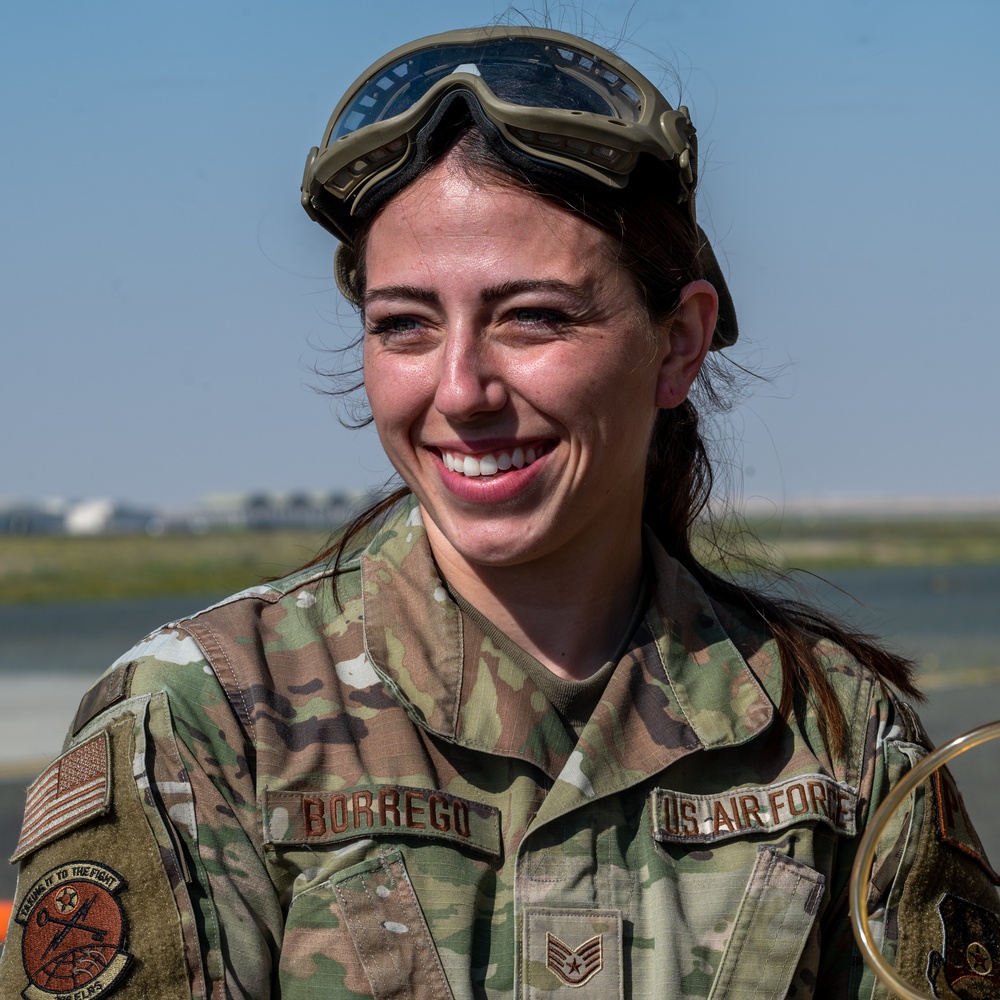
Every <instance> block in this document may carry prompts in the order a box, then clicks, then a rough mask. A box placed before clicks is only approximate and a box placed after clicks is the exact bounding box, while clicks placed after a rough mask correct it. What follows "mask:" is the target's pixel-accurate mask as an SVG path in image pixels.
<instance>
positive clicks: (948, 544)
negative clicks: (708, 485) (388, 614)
mask: <svg viewBox="0 0 1000 1000" xmlns="http://www.w3.org/2000/svg"><path fill="white" fill-rule="evenodd" d="M720 537H721V538H722V539H723V545H724V547H725V548H726V550H727V551H728V552H729V553H730V554H731V555H730V558H729V560H728V565H729V567H730V568H732V569H740V568H741V567H743V566H745V565H746V564H747V562H748V559H747V555H749V561H754V562H756V563H758V564H761V563H763V564H766V565H771V566H774V567H776V568H781V569H783V568H788V567H792V566H795V567H800V568H802V569H808V570H813V571H822V570H825V569H834V568H837V569H840V568H848V567H851V568H854V567H863V566H876V565H877V566H948V565H955V564H963V563H964V564H968V563H1000V517H961V518H960V517H955V518H944V517H941V518H923V519H904V518H892V519H888V518H883V519H879V518H871V519H864V518H858V517H851V518H835V517H822V518H805V517H794V518H792V517H785V518H784V519H783V520H782V521H781V522H780V523H779V522H778V521H777V520H776V519H771V520H760V521H750V522H747V523H746V524H742V525H741V524H738V523H736V522H733V521H728V522H723V524H722V525H721V528H720ZM326 541H327V536H326V534H325V533H321V532H310V531H267V532H249V531H215V532H210V533H207V534H204V535H161V536H158V537H146V536H141V535H124V536H95V537H68V536H58V535H46V536H27V537H22V536H2V537H0V603H3V604H25V603H38V602H45V601H72V600H88V599H89V600H100V599H113V598H128V597H154V596H167V595H186V594H192V595H211V594H218V595H220V596H221V595H224V594H228V593H232V592H233V591H236V590H240V589H242V588H243V587H247V586H250V585H252V584H255V583H259V582H261V581H262V580H264V579H267V578H271V577H276V576H281V575H283V574H284V573H286V572H288V571H289V570H291V569H294V568H296V567H297V566H300V565H302V564H303V563H305V562H307V561H308V560H309V559H310V558H311V557H312V556H313V555H314V554H315V553H316V552H318V551H319V550H320V549H322V548H323V547H324V546H325V544H326ZM699 550H700V552H701V553H702V557H703V558H704V557H706V556H707V555H708V553H709V552H710V551H711V546H710V545H708V544H707V543H704V542H703V543H702V544H701V545H700V546H699Z"/></svg>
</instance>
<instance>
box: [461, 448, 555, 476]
mask: <svg viewBox="0 0 1000 1000" xmlns="http://www.w3.org/2000/svg"><path fill="white" fill-rule="evenodd" d="M543 454H544V452H543V451H542V449H541V448H534V447H530V446H529V447H527V448H521V447H517V448H515V449H514V450H513V451H499V452H497V453H496V454H495V455H482V456H481V457H480V458H473V457H472V456H471V455H456V454H453V453H452V452H448V451H442V452H441V461H442V462H444V467H445V468H446V469H447V470H448V471H449V472H457V473H458V474H459V475H460V476H468V477H469V478H475V477H476V476H495V475H496V474H497V473H498V472H506V471H507V470H508V469H523V468H524V467H525V466H528V465H531V463H532V462H534V461H535V460H536V459H538V458H541V456H542V455H543Z"/></svg>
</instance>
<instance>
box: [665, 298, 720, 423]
mask: <svg viewBox="0 0 1000 1000" xmlns="http://www.w3.org/2000/svg"><path fill="white" fill-rule="evenodd" d="M718 314H719V296H718V295H717V294H716V291H715V288H714V287H713V286H712V285H710V284H709V283H708V282H707V281H705V280H698V281H692V282H691V283H690V284H687V285H685V286H684V287H683V288H682V289H681V304H680V305H679V306H678V307H677V309H676V310H675V311H674V312H673V313H672V314H671V315H670V318H669V319H667V320H665V321H664V323H663V336H664V338H665V348H666V353H665V354H664V357H663V362H662V364H661V366H660V374H659V376H658V378H657V380H656V405H657V406H658V407H660V408H661V409H664V410H670V409H673V408H674V407H675V406H680V405H681V403H683V402H684V400H685V399H687V395H688V392H689V390H690V389H691V384H692V383H693V382H694V380H695V376H696V375H697V374H698V372H699V371H700V370H701V363H702V362H703V361H704V360H705V355H706V354H708V349H709V347H710V346H711V344H712V334H714V333H715V320H716V317H717V316H718Z"/></svg>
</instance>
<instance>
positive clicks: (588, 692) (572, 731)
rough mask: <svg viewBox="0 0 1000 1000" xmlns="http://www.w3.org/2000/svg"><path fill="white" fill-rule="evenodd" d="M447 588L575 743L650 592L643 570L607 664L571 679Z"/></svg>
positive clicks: (626, 644)
mask: <svg viewBox="0 0 1000 1000" xmlns="http://www.w3.org/2000/svg"><path fill="white" fill-rule="evenodd" d="M448 591H449V593H450V594H451V596H452V599H453V600H454V601H455V603H456V604H457V605H458V606H459V608H460V609H461V612H462V614H463V615H467V616H468V617H469V618H470V619H472V621H474V622H475V623H476V625H477V627H478V628H480V629H481V630H482V632H483V634H484V635H486V636H488V637H489V638H490V640H491V641H492V642H493V644H494V645H495V646H496V647H497V649H500V650H502V651H503V652H504V653H505V654H506V655H507V656H508V657H510V659H511V660H513V661H514V662H515V663H516V664H517V665H518V666H519V667H520V668H521V669H522V670H523V671H524V672H525V674H527V676H528V677H530V678H531V680H532V681H533V682H534V683H535V685H536V686H537V687H538V689H539V690H540V691H541V692H542V694H544V695H545V697H546V698H548V700H549V702H550V703H551V704H552V705H553V707H554V708H555V709H556V712H557V713H558V714H559V718H560V719H561V720H562V723H563V725H564V726H565V727H566V734H567V736H570V737H571V742H572V743H573V744H574V745H575V744H576V743H577V741H578V740H579V738H580V733H582V732H583V727H584V726H585V725H586V724H587V721H588V720H589V719H590V717H591V715H593V713H594V709H595V708H597V704H598V702H599V701H600V700H601V695H602V694H604V689H605V688H606V687H607V686H608V681H609V680H611V675H612V674H613V673H614V672H615V667H617V666H618V662H619V661H620V660H621V658H622V656H624V655H625V651H626V650H627V649H628V647H629V645H630V644H631V641H632V636H633V635H635V632H636V629H637V628H638V627H639V624H640V623H641V622H642V619H643V616H644V615H645V614H646V608H647V607H648V606H649V601H650V597H651V595H652V584H651V582H650V579H649V574H648V573H643V577H642V586H641V588H640V590H639V596H638V599H637V600H636V603H635V609H634V610H633V612H632V617H631V618H630V619H629V623H628V625H627V626H626V628H625V633H624V635H623V636H622V638H621V641H620V642H619V643H618V647H617V648H616V649H615V651H614V653H613V654H612V656H611V659H609V660H608V661H607V663H605V664H604V665H603V666H601V667H600V668H598V670H597V671H595V672H594V673H593V674H591V675H590V677H587V678H586V679H585V680H582V681H574V680H570V679H569V678H566V677H559V676H558V675H557V674H554V673H553V672H552V671H551V670H549V669H548V667H546V666H545V665H544V664H543V663H541V662H539V661H538V660H537V659H535V657H533V656H532V655H531V654H530V653H528V652H526V651H525V650H523V649H522V648H521V647H520V646H519V645H518V644H517V643H516V642H514V640H513V639H511V638H510V636H508V635H506V634H505V633H504V632H501V631H500V629H498V628H497V627H496V625H494V624H493V622H491V621H490V620H489V619H488V618H486V617H485V616H484V615H483V614H482V612H480V611H479V610H478V609H477V608H475V607H473V606H472V605H471V604H469V602H468V601H467V600H466V599H465V598H464V597H462V595H461V594H458V593H456V592H455V591H454V590H452V589H451V588H450V587H449V588H448Z"/></svg>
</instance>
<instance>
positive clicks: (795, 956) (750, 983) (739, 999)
mask: <svg viewBox="0 0 1000 1000" xmlns="http://www.w3.org/2000/svg"><path fill="white" fill-rule="evenodd" d="M825 883H826V879H825V878H824V876H823V875H821V874H820V873H819V872H817V871H814V870H813V869H812V868H809V867H808V866H807V865H804V864H802V862H800V861H795V860H794V859H792V858H788V857H785V856H784V855H782V854H779V853H778V852H777V851H776V850H775V849H774V848H773V847H762V848H761V849H760V850H759V851H758V852H757V860H756V862H755V864H754V866H753V870H752V872H751V873H750V880H749V882H748V883H747V887H746V892H745V893H744V894H743V900H742V902H741V903H740V907H739V910H738V912H737V914H736V920H735V923H734V926H733V931H732V934H730V936H729V942H728V943H727V945H726V948H725V951H724V952H723V955H722V961H721V962H720V964H719V969H718V972H717V973H716V976H715V981H714V982H713V984H712V990H711V992H710V993H709V1000H722V998H727V1000H743V998H751V997H752V998H753V1000H765V998H774V1000H778V998H781V997H784V996H785V995H786V994H787V993H788V989H789V986H790V985H791V982H792V977H793V975H794V974H795V969H796V967H797V966H798V962H799V958H800V957H801V955H802V951H803V949H804V948H805V945H806V941H807V940H808V938H809V934H810V932H811V931H812V927H813V923H814V922H815V918H816V913H817V911H818V909H819V904H820V900H821V899H822V896H823V888H824V886H825ZM762 970H766V971H765V972H764V977H763V979H762V975H761V973H762Z"/></svg>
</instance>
